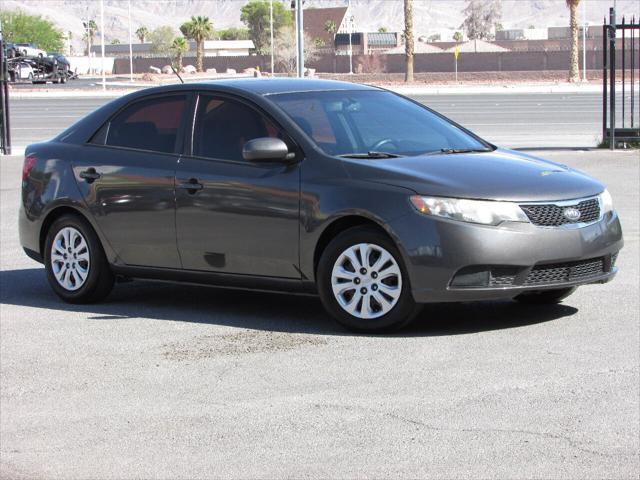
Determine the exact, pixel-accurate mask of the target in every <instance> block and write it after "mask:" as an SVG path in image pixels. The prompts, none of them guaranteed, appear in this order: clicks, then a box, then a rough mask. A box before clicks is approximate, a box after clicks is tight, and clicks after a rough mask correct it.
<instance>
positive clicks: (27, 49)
mask: <svg viewBox="0 0 640 480" xmlns="http://www.w3.org/2000/svg"><path fill="white" fill-rule="evenodd" d="M15 48H16V51H17V52H18V53H19V54H20V55H22V56H23V57H44V56H46V55H47V52H45V51H44V50H41V49H39V48H38V47H37V46H36V45H35V44H33V43H16V44H15Z"/></svg>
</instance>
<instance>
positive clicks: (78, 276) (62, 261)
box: [51, 227, 91, 291]
mask: <svg viewBox="0 0 640 480" xmlns="http://www.w3.org/2000/svg"><path fill="white" fill-rule="evenodd" d="M90 267H91V258H90V255H89V247H88V245H87V241H86V240H85V238H84V237H83V236H82V234H81V233H80V231H78V230H77V229H75V228H73V227H64V228H62V229H61V230H60V231H59V232H58V233H57V234H56V236H55V238H54V239H53V243H52V245H51V269H52V270H53V275H54V277H55V279H56V281H57V282H58V284H60V286H61V287H62V288H64V289H65V290H68V291H75V290H78V289H79V288H80V287H82V285H84V283H85V282H86V280H87V277H88V276H89V268H90Z"/></svg>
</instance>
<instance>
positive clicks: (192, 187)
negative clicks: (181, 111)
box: [176, 94, 300, 278]
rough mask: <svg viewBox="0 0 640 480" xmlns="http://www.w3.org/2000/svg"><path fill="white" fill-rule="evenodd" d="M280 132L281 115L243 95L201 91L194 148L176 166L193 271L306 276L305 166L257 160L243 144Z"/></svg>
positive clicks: (182, 244) (180, 230)
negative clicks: (302, 238)
mask: <svg viewBox="0 0 640 480" xmlns="http://www.w3.org/2000/svg"><path fill="white" fill-rule="evenodd" d="M268 136H272V137H280V138H282V139H283V140H284V141H285V142H286V143H287V144H288V145H290V149H295V146H294V145H293V144H292V142H291V141H290V140H288V139H287V138H286V135H285V134H284V133H283V132H282V130H281V129H280V128H279V127H277V126H276V125H275V124H274V122H272V121H271V120H270V119H268V118H267V117H266V116H264V115H263V114H262V113H260V112H259V111H258V110H257V109H255V108H254V106H252V105H249V104H247V103H244V102H243V101H240V100H238V99H233V98H229V97H220V96H216V95H209V94H202V95H200V97H199V99H198V102H197V108H196V116H195V123H194V130H193V152H192V153H193V154H192V155H189V156H183V157H182V158H181V159H180V162H179V164H178V169H177V173H176V207H177V208H176V228H177V235H178V250H179V252H180V258H181V260H182V266H183V268H185V269H189V270H204V271H212V272H221V273H233V274H245V275H260V276H269V277H280V278H300V274H299V270H298V222H299V218H298V216H299V194H300V166H299V164H298V163H295V164H284V163H279V162H273V163H253V162H248V161H245V160H244V159H243V158H242V146H243V145H244V143H245V142H247V141H248V140H251V139H253V138H259V137H268Z"/></svg>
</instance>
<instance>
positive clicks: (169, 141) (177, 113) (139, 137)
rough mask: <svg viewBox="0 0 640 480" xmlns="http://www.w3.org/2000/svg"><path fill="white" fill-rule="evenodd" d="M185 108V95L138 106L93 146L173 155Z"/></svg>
mask: <svg viewBox="0 0 640 480" xmlns="http://www.w3.org/2000/svg"><path fill="white" fill-rule="evenodd" d="M185 106H186V96H185V95H173V96H170V97H163V98H152V99H149V100H142V101H140V102H136V103H134V104H132V105H130V106H128V107H126V108H125V109H124V110H123V111H121V112H120V113H119V114H118V115H116V116H115V117H114V118H113V119H112V120H111V122H110V123H109V124H108V126H107V128H106V129H105V128H103V129H101V130H100V131H99V132H98V134H96V137H95V138H94V140H93V143H103V141H104V144H106V145H110V146H113V147H125V148H133V149H136V150H149V151H153V152H161V153H173V152H175V149H176V142H177V137H178V129H179V128H180V122H181V120H182V115H183V113H184V110H185ZM105 137H106V141H105Z"/></svg>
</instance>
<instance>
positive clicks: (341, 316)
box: [317, 227, 420, 333]
mask: <svg viewBox="0 0 640 480" xmlns="http://www.w3.org/2000/svg"><path fill="white" fill-rule="evenodd" d="M317 282H318V290H319V293H320V298H321V300H322V303H323V305H324V307H325V308H326V309H327V311H328V312H329V313H330V314H331V315H332V316H333V317H334V318H335V319H336V320H337V321H338V322H339V323H340V324H342V325H343V326H345V327H346V328H348V329H349V330H353V331H357V332H369V333H374V332H385V331H393V330H397V329H399V328H402V327H404V326H405V325H407V324H409V323H410V322H411V320H412V319H413V318H414V317H415V315H416V314H417V313H418V312H419V309H420V308H419V306H418V305H417V304H416V303H415V301H414V300H413V297H412V295H411V288H410V285H409V277H408V275H407V272H406V269H405V267H404V264H403V263H402V258H401V256H400V252H399V251H398V249H397V248H396V246H395V245H394V244H393V242H392V241H391V240H390V239H389V238H388V237H387V236H386V235H384V234H383V233H381V232H379V231H378V230H376V229H373V228H370V227H355V228H351V229H349V230H347V231H345V232H343V233H341V234H340V235H338V236H337V237H336V238H334V239H333V240H332V241H331V243H329V245H328V246H327V248H326V249H325V250H324V252H323V254H322V257H321V258H320V262H319V264H318V271H317Z"/></svg>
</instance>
